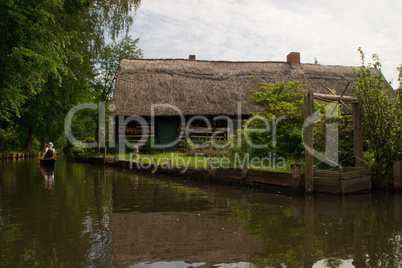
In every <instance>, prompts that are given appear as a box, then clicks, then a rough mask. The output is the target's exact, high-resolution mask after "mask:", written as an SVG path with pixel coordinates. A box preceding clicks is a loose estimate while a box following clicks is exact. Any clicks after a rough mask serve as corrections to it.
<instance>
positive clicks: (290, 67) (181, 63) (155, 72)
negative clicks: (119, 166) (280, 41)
mask: <svg viewBox="0 0 402 268" xmlns="http://www.w3.org/2000/svg"><path fill="white" fill-rule="evenodd" d="M278 80H280V81H285V82H289V81H294V80H298V81H300V82H301V83H302V84H304V85H305V88H306V89H311V90H313V91H315V92H319V93H326V94H328V91H327V88H330V89H334V90H336V91H337V92H342V91H343V90H344V89H345V88H346V87H347V85H348V83H350V82H353V81H354V80H355V76H354V73H353V67H345V66H324V65H316V64H302V63H301V62H300V53H296V52H292V53H290V54H289V55H288V56H287V61H286V62H229V61H201V60H196V59H195V56H190V57H189V59H188V60H186V59H159V60H156V59H134V60H129V59H124V60H122V61H121V63H120V70H119V74H118V77H117V83H116V89H115V93H114V99H113V104H114V107H115V110H114V115H116V116H141V117H143V118H144V119H145V121H147V122H148V123H149V124H150V125H149V131H150V132H149V133H150V134H151V135H154V136H155V137H156V138H157V140H158V142H159V143H160V144H167V143H169V142H171V141H174V140H175V139H176V138H177V136H178V135H179V134H180V133H183V131H184V127H185V126H186V125H187V123H189V124H190V125H191V127H192V128H193V129H195V131H193V132H192V134H191V135H192V136H191V137H195V138H197V137H204V136H208V135H211V134H212V133H215V136H214V137H215V138H226V137H227V135H228V134H229V133H233V131H234V129H236V128H237V123H236V122H237V121H236V120H242V119H244V118H248V117H250V115H251V114H252V112H257V111H259V110H260V109H261V108H260V107H258V106H256V105H254V104H252V103H251V102H250V101H249V100H250V90H253V89H257V88H259V87H261V85H262V84H263V83H274V82H276V81H278ZM352 85H353V83H352V84H350V85H349V87H348V88H347V90H346V93H345V95H351V93H352ZM161 104H167V105H161ZM180 113H182V118H184V121H185V122H183V120H180V115H179V114H180ZM194 116H198V117H194ZM199 116H203V118H204V119H203V118H200V117H199ZM217 116H220V117H217ZM205 118H207V119H208V120H210V123H211V124H210V126H208V124H207V123H206V122H205V121H206V120H205ZM228 118H230V119H233V122H235V124H233V125H230V124H228V123H227V121H228V120H227V119H228ZM151 121H152V122H151ZM125 125H127V126H126V130H125V134H126V136H127V137H130V136H131V137H132V138H134V139H135V138H138V137H139V136H141V130H140V128H139V126H138V122H135V120H134V121H133V122H130V123H127V124H125ZM230 126H232V127H231V129H230ZM217 130H219V131H220V132H219V133H217V132H216V131H217ZM173 148H174V146H171V147H169V148H167V149H173ZM165 149H166V148H165Z"/></svg>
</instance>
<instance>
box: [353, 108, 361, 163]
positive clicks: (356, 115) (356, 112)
mask: <svg viewBox="0 0 402 268" xmlns="http://www.w3.org/2000/svg"><path fill="white" fill-rule="evenodd" d="M361 118H362V112H361V106H360V103H359V102H357V103H353V122H354V123H353V129H354V144H355V156H356V161H355V165H356V167H362V166H363V162H362V160H361V159H363V135H362V126H361Z"/></svg>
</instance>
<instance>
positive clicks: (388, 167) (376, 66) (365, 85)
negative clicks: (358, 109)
mask: <svg viewBox="0 0 402 268" xmlns="http://www.w3.org/2000/svg"><path fill="white" fill-rule="evenodd" d="M359 52H360V55H361V60H362V66H361V67H360V69H359V70H355V75H356V85H355V86H354V94H355V95H356V96H357V97H358V98H359V99H360V100H361V102H362V128H363V134H364V139H365V151H367V154H369V155H371V156H372V162H371V163H370V164H371V169H372V172H373V173H372V175H373V176H372V179H373V183H374V184H375V185H376V186H377V187H380V188H387V187H388V186H389V185H390V184H391V183H392V179H393V174H392V172H393V169H392V166H393V162H394V161H396V160H402V92H401V82H402V72H401V68H399V71H400V74H399V82H400V85H399V88H398V90H397V91H394V90H392V89H391V88H390V87H389V85H388V84H387V82H386V81H385V79H384V76H383V75H382V73H381V63H380V60H379V57H378V55H376V54H374V55H373V56H372V60H373V62H374V63H371V64H370V63H369V64H367V63H366V62H365V55H364V53H363V51H362V50H361V48H359Z"/></svg>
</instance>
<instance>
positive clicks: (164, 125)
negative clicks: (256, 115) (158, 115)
mask: <svg viewBox="0 0 402 268" xmlns="http://www.w3.org/2000/svg"><path fill="white" fill-rule="evenodd" d="M157 128H158V129H157V131H158V135H157V139H158V144H159V145H164V144H169V143H172V142H174V141H175V140H176V139H177V120H176V119H161V120H159V121H158V124H157ZM175 149H176V144H174V145H173V146H169V147H167V148H161V149H160V150H162V151H174V150H175Z"/></svg>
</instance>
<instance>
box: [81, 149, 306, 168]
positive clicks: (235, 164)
mask: <svg viewBox="0 0 402 268" xmlns="http://www.w3.org/2000/svg"><path fill="white" fill-rule="evenodd" d="M85 156H88V157H103V154H96V153H89V154H85ZM106 157H107V158H114V157H115V155H114V154H107V155H106ZM118 157H119V159H120V160H126V161H130V160H132V161H134V162H137V163H138V162H139V161H140V159H142V161H143V163H144V164H152V163H154V161H155V162H156V163H157V164H158V165H166V166H167V165H168V162H169V160H170V161H171V164H172V165H173V166H186V167H193V168H208V167H209V165H210V160H211V159H212V160H213V165H214V167H216V168H218V167H221V168H225V167H231V168H242V166H243V162H244V161H247V162H248V163H249V168H252V169H262V170H272V171H291V164H293V163H296V162H299V163H300V161H296V160H292V159H284V158H281V157H276V156H275V155H270V156H267V157H260V158H258V157H250V156H248V155H246V156H238V155H236V156H233V157H227V156H206V155H202V154H196V155H188V154H185V153H177V152H166V153H156V154H141V153H140V154H124V155H118Z"/></svg>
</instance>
